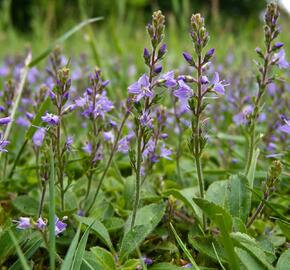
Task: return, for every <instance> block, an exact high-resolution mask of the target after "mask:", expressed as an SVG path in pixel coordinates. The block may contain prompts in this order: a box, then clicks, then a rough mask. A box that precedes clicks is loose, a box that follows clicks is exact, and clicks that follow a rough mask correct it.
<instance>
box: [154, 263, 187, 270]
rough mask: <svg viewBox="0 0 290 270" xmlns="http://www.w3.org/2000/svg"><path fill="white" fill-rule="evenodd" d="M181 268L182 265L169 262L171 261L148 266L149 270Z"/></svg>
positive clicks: (176, 269) (175, 269)
mask: <svg viewBox="0 0 290 270" xmlns="http://www.w3.org/2000/svg"><path fill="white" fill-rule="evenodd" d="M165 269H166V270H182V269H184V268H183V267H180V266H177V265H174V264H171V263H157V264H155V265H153V266H152V267H150V270H165Z"/></svg>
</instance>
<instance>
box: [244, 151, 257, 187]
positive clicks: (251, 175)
mask: <svg viewBox="0 0 290 270" xmlns="http://www.w3.org/2000/svg"><path fill="white" fill-rule="evenodd" d="M259 154H260V150H259V149H258V148H257V149H256V150H255V151H254V153H253V157H252V160H251V165H250V168H249V172H248V174H247V178H248V183H249V187H250V188H253V186H254V179H255V172H256V166H257V160H258V157H259Z"/></svg>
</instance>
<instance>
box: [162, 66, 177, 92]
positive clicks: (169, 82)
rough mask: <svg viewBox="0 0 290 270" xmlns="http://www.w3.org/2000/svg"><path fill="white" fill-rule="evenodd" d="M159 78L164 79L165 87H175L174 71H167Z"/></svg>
mask: <svg viewBox="0 0 290 270" xmlns="http://www.w3.org/2000/svg"><path fill="white" fill-rule="evenodd" d="M160 79H163V80H165V83H164V85H165V87H167V88H170V87H175V86H176V85H177V83H176V80H175V79H174V71H173V70H172V71H169V72H167V73H165V74H163V75H161V76H160Z"/></svg>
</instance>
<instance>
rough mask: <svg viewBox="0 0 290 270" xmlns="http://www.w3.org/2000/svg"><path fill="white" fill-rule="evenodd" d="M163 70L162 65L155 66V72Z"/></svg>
mask: <svg viewBox="0 0 290 270" xmlns="http://www.w3.org/2000/svg"><path fill="white" fill-rule="evenodd" d="M161 71H162V66H161V65H158V66H156V67H155V68H154V72H155V73H156V74H159V73H160V72H161Z"/></svg>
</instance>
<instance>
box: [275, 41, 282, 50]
mask: <svg viewBox="0 0 290 270" xmlns="http://www.w3.org/2000/svg"><path fill="white" fill-rule="evenodd" d="M283 46H284V43H283V42H276V43H275V45H274V48H275V49H277V50H278V49H281V48H282V47H283Z"/></svg>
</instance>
